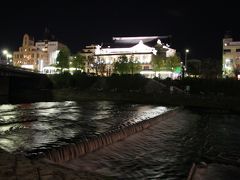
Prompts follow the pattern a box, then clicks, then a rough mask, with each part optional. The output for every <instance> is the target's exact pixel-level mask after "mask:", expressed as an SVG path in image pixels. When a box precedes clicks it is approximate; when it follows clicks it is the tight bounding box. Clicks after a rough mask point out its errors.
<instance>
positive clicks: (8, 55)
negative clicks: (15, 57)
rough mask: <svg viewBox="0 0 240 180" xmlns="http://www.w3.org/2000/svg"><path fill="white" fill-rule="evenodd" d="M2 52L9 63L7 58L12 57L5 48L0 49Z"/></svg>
mask: <svg viewBox="0 0 240 180" xmlns="http://www.w3.org/2000/svg"><path fill="white" fill-rule="evenodd" d="M2 54H3V55H4V56H6V64H9V62H8V60H9V59H11V58H12V55H11V54H10V53H9V52H8V50H6V49H4V50H3V51H2Z"/></svg>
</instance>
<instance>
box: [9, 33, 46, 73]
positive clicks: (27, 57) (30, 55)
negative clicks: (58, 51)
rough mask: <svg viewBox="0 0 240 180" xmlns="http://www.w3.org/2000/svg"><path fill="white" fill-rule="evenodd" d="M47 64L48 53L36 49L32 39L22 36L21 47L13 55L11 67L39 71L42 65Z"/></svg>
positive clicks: (26, 35)
mask: <svg viewBox="0 0 240 180" xmlns="http://www.w3.org/2000/svg"><path fill="white" fill-rule="evenodd" d="M48 63H49V61H48V53H47V52H45V51H42V50H39V49H37V47H36V46H35V45H34V39H33V38H32V37H30V36H29V35H28V34H24V36H23V43H22V46H21V47H19V51H15V52H14V53H13V65H14V66H20V67H22V68H27V69H32V70H38V71H41V70H42V69H43V67H44V64H48Z"/></svg>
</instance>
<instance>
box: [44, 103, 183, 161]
mask: <svg viewBox="0 0 240 180" xmlns="http://www.w3.org/2000/svg"><path fill="white" fill-rule="evenodd" d="M180 109H181V108H179V107H177V108H174V109H172V110H169V111H168V112H166V113H163V114H161V115H159V116H157V117H154V118H151V119H148V120H143V121H140V122H137V123H134V124H130V125H121V126H119V127H117V128H116V129H113V130H110V131H108V132H104V133H102V134H100V135H96V136H93V137H89V138H85V139H83V140H81V141H79V142H75V143H71V144H68V145H66V146H63V147H60V148H55V149H51V150H48V151H47V152H45V153H44V156H43V158H46V159H49V160H51V161H54V162H56V163H62V162H64V161H69V160H72V159H76V158H78V157H80V156H83V155H85V154H87V153H90V152H93V151H96V150H98V149H100V148H103V147H105V146H107V145H110V144H113V143H114V142H117V141H120V140H123V139H125V138H127V137H128V136H131V135H133V134H135V133H137V132H140V131H142V130H144V129H147V128H149V127H150V126H152V125H154V124H156V123H157V122H158V121H160V120H164V119H167V118H169V117H172V116H174V115H175V114H176V113H177V112H178V111H179V110H180Z"/></svg>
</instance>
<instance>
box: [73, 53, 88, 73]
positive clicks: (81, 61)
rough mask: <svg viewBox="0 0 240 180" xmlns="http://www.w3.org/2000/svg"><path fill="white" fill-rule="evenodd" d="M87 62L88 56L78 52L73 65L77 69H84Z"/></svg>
mask: <svg viewBox="0 0 240 180" xmlns="http://www.w3.org/2000/svg"><path fill="white" fill-rule="evenodd" d="M85 63H86V57H85V56H82V55H81V54H79V53H78V54H77V55H76V56H74V58H73V61H72V67H74V68H75V69H76V70H77V69H82V70H84V68H85Z"/></svg>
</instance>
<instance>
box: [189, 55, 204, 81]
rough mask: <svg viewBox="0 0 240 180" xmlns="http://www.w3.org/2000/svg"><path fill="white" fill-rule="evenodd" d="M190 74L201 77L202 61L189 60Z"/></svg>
mask: <svg viewBox="0 0 240 180" xmlns="http://www.w3.org/2000/svg"><path fill="white" fill-rule="evenodd" d="M187 71H188V74H189V75H192V76H195V77H196V76H199V75H200V73H201V60H198V59H189V60H188V69H187Z"/></svg>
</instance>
